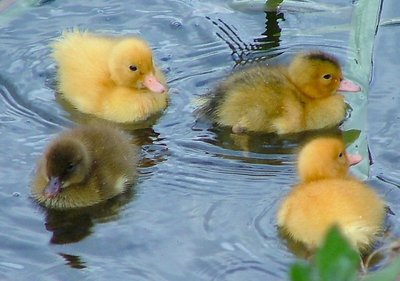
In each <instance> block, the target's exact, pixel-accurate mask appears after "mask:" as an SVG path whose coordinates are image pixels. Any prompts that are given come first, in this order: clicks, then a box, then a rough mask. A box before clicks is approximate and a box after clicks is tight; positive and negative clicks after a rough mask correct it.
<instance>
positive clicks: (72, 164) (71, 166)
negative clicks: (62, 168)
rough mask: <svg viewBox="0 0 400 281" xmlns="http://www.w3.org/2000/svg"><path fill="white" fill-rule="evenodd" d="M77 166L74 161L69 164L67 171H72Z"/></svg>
mask: <svg viewBox="0 0 400 281" xmlns="http://www.w3.org/2000/svg"><path fill="white" fill-rule="evenodd" d="M75 167H76V165H75V164H74V163H69V164H68V166H67V169H66V171H67V172H68V173H71V172H73V171H74V170H75Z"/></svg>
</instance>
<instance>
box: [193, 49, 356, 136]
mask: <svg viewBox="0 0 400 281" xmlns="http://www.w3.org/2000/svg"><path fill="white" fill-rule="evenodd" d="M359 90H360V88H359V86H357V85H355V84H354V83H352V82H350V81H348V80H344V79H343V76H342V71H341V67H340V64H339V62H338V61H337V60H336V59H335V58H334V57H333V56H331V55H328V54H326V53H323V52H308V53H300V54H298V55H296V56H295V57H294V59H293V60H292V61H291V63H290V64H289V66H281V65H277V66H266V65H257V66H252V67H249V68H247V69H244V70H242V71H237V72H235V73H233V74H232V75H230V76H229V77H227V78H226V79H225V80H224V81H222V82H221V83H220V84H219V85H218V86H217V87H216V89H215V90H214V91H213V92H211V93H210V94H211V97H210V99H209V100H208V102H207V103H206V104H205V105H204V106H203V108H202V109H200V112H201V114H202V115H205V116H206V117H208V118H210V119H211V120H212V121H213V122H214V123H216V124H218V125H220V126H229V127H232V131H233V132H234V133H243V132H246V131H253V132H264V133H277V134H288V133H296V132H300V131H307V130H315V129H322V128H328V127H332V126H335V125H338V124H339V123H340V122H341V121H342V120H343V119H344V118H345V115H346V104H345V102H344V98H343V96H342V95H341V94H338V93H337V91H354V92H355V91H359Z"/></svg>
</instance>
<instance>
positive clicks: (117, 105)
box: [53, 31, 167, 123]
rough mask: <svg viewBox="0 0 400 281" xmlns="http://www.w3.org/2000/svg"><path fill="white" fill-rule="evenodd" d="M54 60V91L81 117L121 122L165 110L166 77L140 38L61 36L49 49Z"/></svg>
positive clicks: (76, 33) (143, 117) (136, 119)
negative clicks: (88, 116) (56, 84)
mask: <svg viewBox="0 0 400 281" xmlns="http://www.w3.org/2000/svg"><path fill="white" fill-rule="evenodd" d="M53 57H54V58H55V60H56V61H57V64H58V90H59V91H60V92H61V93H62V94H63V96H64V97H65V99H66V100H68V101H69V102H70V103H71V104H72V105H73V106H74V107H76V108H77V109H78V110H79V111H81V112H84V113H89V114H93V115H96V116H98V117H100V118H103V119H107V120H110V121H114V122H120V123H125V122H136V121H141V120H145V119H146V118H148V117H149V116H151V115H153V114H155V113H158V112H160V111H162V110H163V109H164V108H165V107H166V106H167V95H166V91H167V89H166V82H165V78H164V75H163V74H162V72H161V71H160V70H159V69H158V68H157V67H156V66H155V65H154V62H153V55H152V51H151V49H150V47H149V46H148V45H147V43H146V42H145V41H143V40H142V39H139V38H136V37H129V38H119V39H117V38H106V37H101V36H96V35H93V34H90V33H88V32H79V31H72V32H64V33H63V36H62V38H61V39H59V40H58V41H57V42H56V43H54V45H53Z"/></svg>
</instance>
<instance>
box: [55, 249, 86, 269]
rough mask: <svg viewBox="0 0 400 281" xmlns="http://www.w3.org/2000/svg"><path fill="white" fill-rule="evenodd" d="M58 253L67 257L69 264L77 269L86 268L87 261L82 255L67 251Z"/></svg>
mask: <svg viewBox="0 0 400 281" xmlns="http://www.w3.org/2000/svg"><path fill="white" fill-rule="evenodd" d="M58 254H59V255H60V256H61V257H63V258H64V259H65V261H66V263H67V265H68V266H70V267H72V268H75V269H84V268H86V265H85V262H84V261H83V260H82V258H81V257H80V256H75V255H69V254H65V253H58Z"/></svg>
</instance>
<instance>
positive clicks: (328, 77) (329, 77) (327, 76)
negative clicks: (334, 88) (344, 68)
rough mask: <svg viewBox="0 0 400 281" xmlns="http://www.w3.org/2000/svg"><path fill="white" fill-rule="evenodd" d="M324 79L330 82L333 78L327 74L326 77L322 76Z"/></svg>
mask: <svg viewBox="0 0 400 281" xmlns="http://www.w3.org/2000/svg"><path fill="white" fill-rule="evenodd" d="M322 78H324V79H326V80H329V79H331V78H332V75H331V74H325V75H324V76H322Z"/></svg>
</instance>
